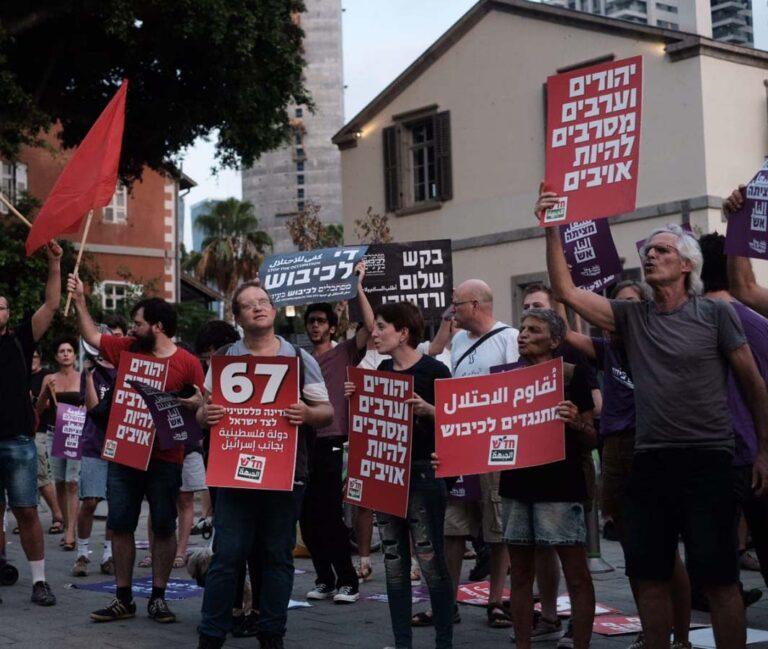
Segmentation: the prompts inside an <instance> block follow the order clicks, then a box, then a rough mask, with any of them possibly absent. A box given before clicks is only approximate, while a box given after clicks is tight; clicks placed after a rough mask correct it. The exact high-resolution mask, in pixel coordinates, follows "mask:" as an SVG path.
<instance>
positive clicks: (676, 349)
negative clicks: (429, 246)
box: [535, 192, 768, 649]
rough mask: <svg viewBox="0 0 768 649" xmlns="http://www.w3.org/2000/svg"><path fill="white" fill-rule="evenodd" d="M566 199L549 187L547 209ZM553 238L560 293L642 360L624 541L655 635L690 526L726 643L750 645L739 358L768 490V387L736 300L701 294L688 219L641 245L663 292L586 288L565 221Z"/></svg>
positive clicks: (637, 368) (720, 638)
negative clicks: (628, 296) (565, 239)
mask: <svg viewBox="0 0 768 649" xmlns="http://www.w3.org/2000/svg"><path fill="white" fill-rule="evenodd" d="M556 200H557V196H556V195H555V194H553V193H551V192H543V193H542V194H541V195H540V196H539V200H538V202H537V204H536V207H535V213H536V214H537V216H538V215H540V214H541V212H543V211H545V210H547V209H549V208H550V207H553V206H554V204H555V202H556ZM546 245H547V268H548V270H549V276H550V280H551V283H552V288H553V290H554V292H555V295H556V297H557V298H558V299H559V300H560V301H562V302H564V303H565V304H567V305H568V306H570V307H571V308H573V309H574V310H575V311H576V312H577V313H579V314H580V315H581V316H582V317H583V318H585V319H586V320H588V321H589V322H591V323H592V324H593V325H595V326H596V327H600V328H601V329H605V330H607V331H610V332H611V333H612V334H614V333H615V334H616V335H617V336H619V337H620V338H621V340H622V342H623V344H624V347H625V350H626V353H627V357H628V359H629V364H630V366H631V368H632V376H633V380H634V384H635V402H636V410H637V422H636V433H635V452H634V459H633V464H632V470H631V473H630V476H629V483H628V485H627V496H626V497H627V507H626V521H627V523H626V539H625V548H624V552H625V557H626V572H627V576H629V577H630V578H634V579H635V580H636V581H637V585H638V589H637V595H638V597H637V599H638V608H639V609H640V618H641V621H642V624H643V633H644V639H645V646H646V647H648V649H656V648H657V647H669V635H670V631H671V628H672V600H671V596H670V581H671V577H672V570H673V565H674V557H675V551H676V549H677V543H678V538H679V537H680V536H682V537H683V542H684V543H685V551H686V557H687V560H688V568H689V570H690V571H691V573H692V574H693V575H694V576H695V577H696V578H697V581H698V582H699V583H701V585H702V588H703V590H704V591H705V594H706V596H707V598H708V600H709V605H710V610H711V612H712V626H713V627H714V633H715V639H716V642H717V645H718V646H719V647H720V646H722V647H738V646H741V647H743V646H744V643H745V621H744V605H743V603H742V600H741V596H740V593H739V589H738V585H737V583H738V576H739V571H738V562H737V561H738V552H737V550H738V545H737V539H736V534H735V530H734V525H733V522H734V520H735V516H736V502H735V499H734V497H733V473H732V469H731V463H732V457H733V451H734V437H733V426H732V421H731V417H730V414H729V410H728V403H727V377H728V368H729V366H730V368H731V370H732V371H733V373H734V376H735V377H736V379H737V380H738V382H739V384H740V386H741V388H742V390H743V392H744V394H745V395H746V397H747V398H746V401H747V403H749V405H750V408H751V410H752V417H753V419H754V422H755V430H756V431H757V435H758V438H759V446H760V450H759V452H758V455H757V459H756V460H755V464H754V472H753V487H754V488H755V489H756V491H757V493H758V495H759V494H762V493H764V492H766V490H768V436H767V435H768V392H766V386H765V383H764V381H763V380H762V377H761V376H760V374H759V372H758V370H757V367H756V365H755V361H754V358H753V357H752V352H751V351H750V348H749V345H748V344H747V341H746V338H745V337H744V332H743V330H742V327H741V324H740V322H739V320H738V318H737V316H736V314H735V312H734V310H733V307H731V305H729V304H728V303H726V302H723V301H721V300H713V299H710V298H703V297H701V296H700V294H701V289H702V281H701V276H700V275H701V266H702V254H701V250H700V248H699V244H698V242H697V241H696V240H695V239H694V238H693V237H692V236H691V235H690V234H689V233H687V232H685V231H684V230H683V229H682V228H680V226H677V225H669V226H666V227H663V228H657V229H656V230H654V231H653V232H652V233H651V235H650V236H649V237H648V238H647V239H646V241H645V244H644V245H643V247H642V249H641V257H642V260H643V271H644V274H645V280H646V282H647V283H648V285H649V286H650V287H651V289H652V290H653V299H652V300H643V301H640V302H628V301H620V300H608V299H607V298H605V297H603V296H601V295H598V294H596V293H591V292H589V291H584V290H581V289H578V288H577V287H576V286H575V285H574V283H573V281H572V280H571V275H570V272H569V270H568V266H567V264H566V260H565V256H564V255H563V249H562V244H561V242H560V236H559V233H558V231H557V229H556V228H554V227H550V228H547V230H546Z"/></svg>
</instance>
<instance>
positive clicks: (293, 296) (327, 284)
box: [259, 246, 368, 307]
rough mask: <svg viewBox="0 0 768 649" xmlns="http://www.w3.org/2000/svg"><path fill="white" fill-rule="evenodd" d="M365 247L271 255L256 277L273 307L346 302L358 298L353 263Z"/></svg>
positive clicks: (358, 258) (262, 264)
mask: <svg viewBox="0 0 768 649" xmlns="http://www.w3.org/2000/svg"><path fill="white" fill-rule="evenodd" d="M367 248H368V247H367V246H346V247H344V248H322V249H319V250H310V251H305V252H285V253H280V254H277V255H270V256H269V257H267V258H266V259H265V260H264V261H263V262H262V263H261V266H259V278H260V280H261V285H262V286H263V287H264V290H266V291H267V292H268V293H269V295H270V297H271V298H272V304H274V305H275V306H276V307H280V306H289V305H296V304H313V303H316V302H336V301H338V300H349V299H351V298H353V297H354V296H355V295H357V276H356V275H355V274H354V271H355V264H357V262H358V261H360V260H361V259H362V258H363V255H364V254H365V251H366V250H367Z"/></svg>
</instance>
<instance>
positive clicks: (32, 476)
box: [0, 435, 37, 507]
mask: <svg viewBox="0 0 768 649" xmlns="http://www.w3.org/2000/svg"><path fill="white" fill-rule="evenodd" d="M6 491H7V492H8V504H9V505H10V506H11V507H37V446H35V439H34V437H29V436H28V435H17V436H16V437H10V438H8V439H2V440H0V502H2V500H1V499H2V498H3V494H4V493H5V492H6Z"/></svg>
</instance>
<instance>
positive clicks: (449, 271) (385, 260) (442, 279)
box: [349, 239, 453, 322]
mask: <svg viewBox="0 0 768 649" xmlns="http://www.w3.org/2000/svg"><path fill="white" fill-rule="evenodd" d="M364 259H365V286H364V288H365V295H366V297H367V298H368V301H369V302H370V303H371V306H372V307H373V308H374V309H375V308H376V307H377V306H380V305H381V304H386V303H388V302H412V303H413V304H415V305H416V306H418V307H419V308H420V309H421V313H422V314H423V315H424V318H425V319H427V320H439V319H440V318H441V317H442V314H443V312H444V311H445V309H446V308H447V307H448V306H449V305H450V303H451V295H452V292H453V257H452V253H451V240H450V239H438V240H435V241H411V242H410V243H377V244H372V245H370V246H368V251H367V252H366V253H365V257H364ZM349 307H350V319H351V320H352V321H353V322H359V321H360V320H361V319H362V314H361V313H360V307H359V306H358V304H357V300H354V301H352V302H350V305H349Z"/></svg>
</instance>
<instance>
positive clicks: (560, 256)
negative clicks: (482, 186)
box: [534, 183, 615, 331]
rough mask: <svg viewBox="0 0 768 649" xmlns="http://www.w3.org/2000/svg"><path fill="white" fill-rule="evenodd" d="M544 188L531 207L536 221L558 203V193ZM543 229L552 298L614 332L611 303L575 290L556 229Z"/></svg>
mask: <svg viewBox="0 0 768 649" xmlns="http://www.w3.org/2000/svg"><path fill="white" fill-rule="evenodd" d="M543 187H544V183H542V184H541V186H540V187H539V200H538V201H537V202H536V206H535V207H534V213H535V214H536V218H539V215H540V214H541V213H542V212H544V211H546V210H548V209H549V208H550V207H554V206H555V204H556V203H557V194H555V193H554V192H545V191H543ZM544 230H545V238H546V242H547V270H548V271H549V281H550V283H551V285H552V291H553V292H554V294H555V299H557V300H559V301H560V302H563V303H564V304H567V305H568V306H569V307H571V308H572V309H573V310H574V311H576V312H577V313H578V314H579V315H581V317H582V318H584V319H586V320H588V321H589V322H591V323H592V324H593V325H595V326H596V327H600V328H601V329H607V330H608V331H613V330H614V328H615V324H614V320H613V310H612V309H611V303H610V301H609V300H607V299H606V298H604V297H603V296H602V295H598V294H597V293H593V292H592V291H584V290H582V289H580V288H577V287H576V285H575V284H574V283H573V280H572V279H571V271H570V270H568V264H567V263H566V261H565V254H564V253H563V244H562V242H561V241H560V232H559V231H558V227H557V226H553V227H549V228H545V229H544Z"/></svg>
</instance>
